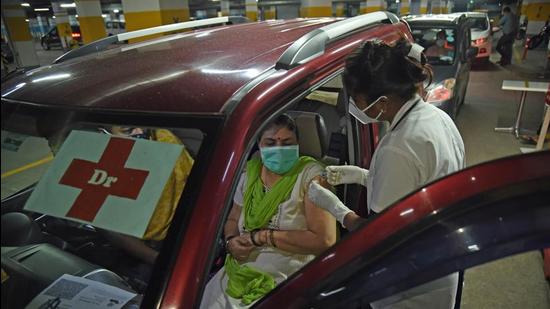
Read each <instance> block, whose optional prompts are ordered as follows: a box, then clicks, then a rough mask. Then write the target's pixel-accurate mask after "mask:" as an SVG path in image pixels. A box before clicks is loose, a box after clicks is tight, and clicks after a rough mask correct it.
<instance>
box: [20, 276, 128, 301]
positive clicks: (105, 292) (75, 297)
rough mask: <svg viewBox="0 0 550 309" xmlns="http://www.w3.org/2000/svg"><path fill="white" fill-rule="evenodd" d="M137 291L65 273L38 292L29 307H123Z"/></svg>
mask: <svg viewBox="0 0 550 309" xmlns="http://www.w3.org/2000/svg"><path fill="white" fill-rule="evenodd" d="M135 296H136V294H135V293H131V292H128V291H125V290H123V289H120V288H117V287H114V286H110V285H107V284H104V283H101V282H98V281H93V280H90V279H86V278H82V277H76V276H72V275H68V274H64V275H63V276H61V277H59V278H58V279H57V280H55V281H54V282H53V283H52V284H50V285H49V286H48V287H47V288H45V289H44V290H43V291H42V292H40V294H38V295H37V296H36V297H35V298H34V299H33V300H32V301H31V302H30V303H29V304H28V305H27V307H26V308H27V309H69V308H79V309H81V308H82V309H88V308H89V309H95V308H109V309H119V308H122V306H124V305H125V304H126V303H127V302H128V301H130V300H131V299H132V298H134V297H135Z"/></svg>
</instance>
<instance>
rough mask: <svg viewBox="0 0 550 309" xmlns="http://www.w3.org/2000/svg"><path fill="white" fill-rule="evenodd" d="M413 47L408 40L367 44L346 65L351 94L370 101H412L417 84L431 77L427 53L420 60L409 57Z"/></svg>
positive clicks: (345, 75)
mask: <svg viewBox="0 0 550 309" xmlns="http://www.w3.org/2000/svg"><path fill="white" fill-rule="evenodd" d="M411 47H412V44H411V43H410V42H409V41H407V40H406V39H400V40H398V41H397V42H395V43H394V44H392V45H388V44H386V43H384V42H382V41H379V40H372V41H366V42H364V43H363V44H362V46H361V47H360V48H359V49H357V51H355V52H354V53H353V54H352V55H350V57H349V58H348V60H347V62H346V71H345V73H344V82H345V84H346V87H347V89H348V91H349V92H350V93H351V94H354V95H355V94H362V95H365V96H366V97H367V99H370V100H375V99H376V98H378V97H379V96H381V95H391V94H394V95H398V96H400V97H402V98H403V99H405V100H408V99H410V98H411V97H412V96H413V95H414V94H415V93H416V91H417V89H418V84H421V83H424V82H425V81H426V80H429V82H431V78H432V70H431V68H430V67H429V66H428V65H426V57H425V56H424V54H421V59H420V61H418V60H416V59H414V58H412V57H409V53H410V51H411Z"/></svg>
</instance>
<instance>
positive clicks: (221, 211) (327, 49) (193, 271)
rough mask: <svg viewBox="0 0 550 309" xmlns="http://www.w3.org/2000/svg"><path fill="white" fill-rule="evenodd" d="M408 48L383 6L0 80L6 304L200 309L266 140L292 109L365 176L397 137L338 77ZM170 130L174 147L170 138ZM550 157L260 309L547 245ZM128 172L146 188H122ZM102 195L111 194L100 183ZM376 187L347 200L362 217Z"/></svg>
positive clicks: (506, 169) (301, 276)
mask: <svg viewBox="0 0 550 309" xmlns="http://www.w3.org/2000/svg"><path fill="white" fill-rule="evenodd" d="M190 27H196V25H195V24H193V25H191V26H190ZM147 34H150V33H147ZM128 35H131V33H130V34H128V33H126V34H120V35H117V36H113V37H111V38H107V39H106V40H127V39H128V38H129V37H128ZM403 37H404V38H407V39H408V40H411V39H412V37H411V33H410V30H409V28H408V26H407V24H406V23H405V22H403V21H399V20H398V19H397V18H396V17H395V16H394V15H393V14H391V13H385V12H377V13H372V14H367V15H362V16H358V17H355V18H350V19H346V20H337V19H330V18H323V19H298V20H289V21H266V22H258V23H247V24H240V25H225V26H221V27H212V28H206V29H203V30H198V31H193V32H184V33H180V34H172V35H170V36H164V37H160V38H157V39H155V40H151V41H145V42H140V43H136V44H131V45H123V46H117V47H116V48H113V49H109V50H107V51H104V52H95V50H97V49H96V47H97V46H98V45H95V46H94V45H92V46H89V48H87V49H86V46H84V47H83V49H82V50H83V51H81V52H80V53H79V54H78V56H80V55H83V54H86V52H85V51H89V50H92V51H94V52H93V53H89V54H88V55H83V56H81V57H74V58H73V59H71V58H72V57H73V56H74V55H75V53H74V52H73V53H72V54H71V55H73V56H70V57H69V56H65V57H62V58H60V59H58V61H57V64H55V65H51V66H47V67H42V68H38V69H36V70H33V71H29V72H26V73H25V74H24V75H20V76H16V77H13V78H12V79H10V80H8V81H6V82H3V84H2V305H6V306H7V307H6V308H16V307H22V306H25V305H26V304H28V303H29V302H31V300H33V299H34V301H37V299H39V297H43V298H40V299H42V300H44V299H46V303H47V304H51V302H59V301H62V299H61V298H60V296H59V295H57V294H55V293H53V292H52V289H54V287H58V285H51V284H52V283H53V282H56V284H60V283H59V282H61V281H59V278H60V277H61V276H67V274H70V275H72V276H76V277H81V278H86V279H89V280H94V281H97V282H103V283H105V284H106V286H108V287H111V288H113V289H114V287H117V288H118V289H120V290H124V291H127V292H130V293H133V294H131V295H136V296H132V298H131V300H130V301H129V302H128V303H126V306H127V307H131V306H132V305H136V306H137V305H141V306H142V307H144V308H152V307H159V308H160V307H162V308H176V307H177V308H193V307H197V306H198V304H200V300H201V297H202V291H203V290H204V286H205V284H206V283H207V281H208V279H209V276H210V275H211V274H212V273H214V272H215V271H216V270H217V268H219V267H220V265H221V264H222V262H223V261H222V260H220V259H223V256H224V255H223V254H221V253H220V251H221V248H220V247H221V246H220V242H221V241H220V240H221V239H222V232H223V231H222V230H223V225H224V222H225V219H226V218H227V215H228V213H229V210H230V207H231V205H232V198H233V193H234V191H235V188H236V186H237V182H238V180H239V177H240V175H241V172H242V170H243V168H244V166H245V162H246V161H247V160H248V158H249V157H250V155H251V154H252V153H253V152H254V150H255V149H254V147H255V143H256V140H257V137H258V134H259V131H260V130H261V128H262V127H263V126H264V125H265V124H267V123H268V122H269V121H270V120H271V119H273V118H274V117H275V116H276V115H278V114H280V113H282V112H288V113H289V114H291V115H292V116H293V117H294V118H295V120H296V122H297V125H298V129H299V134H300V141H301V142H300V150H301V153H302V154H307V155H311V156H314V157H315V158H317V159H319V160H321V161H323V162H327V163H330V164H345V163H348V164H355V165H358V166H363V167H368V166H369V162H370V158H371V155H372V153H373V150H374V149H375V147H376V144H377V141H378V139H379V138H380V137H381V135H382V133H383V132H384V128H383V127H382V126H380V127H378V126H371V125H368V126H364V125H361V124H360V123H358V122H357V121H355V119H354V118H353V117H350V116H349V115H348V112H347V105H348V101H347V99H348V98H347V96H346V95H345V91H344V89H343V86H342V82H341V79H340V75H341V73H342V72H343V68H344V62H345V59H346V57H347V56H348V55H349V54H350V53H351V52H352V51H353V50H354V49H355V48H357V47H358V46H359V44H360V43H361V42H362V41H364V40H368V39H374V38H377V39H382V40H384V41H386V42H389V43H391V42H394V41H396V40H398V39H400V38H403ZM105 42H106V41H103V43H105ZM103 43H101V44H103ZM115 128H130V129H131V128H134V129H135V128H140V133H139V134H144V133H147V134H148V135H149V136H150V140H143V139H135V138H119V137H115V136H110V135H109V134H115ZM133 131H134V130H128V132H127V133H128V135H129V136H134V137H135V135H133V133H132V132H133ZM161 132H163V134H164V135H163V136H165V137H166V136H170V141H169V142H168V143H161V142H159V141H162V139H159V137H158V136H159V133H161ZM105 133H108V134H105ZM140 147H141V148H140ZM161 148H162V149H166V150H165V151H164V150H162V149H161ZM139 149H141V150H140V151H138V150H139ZM182 149H183V150H182ZM161 150H162V151H161ZM178 151H179V152H178ZM174 153H185V154H186V156H187V155H188V158H191V160H189V159H188V160H187V161H186V162H187V164H188V167H189V169H188V172H189V174H188V175H187V176H186V178H185V188H184V189H183V193H181V198H180V196H176V198H179V204H178V206H177V209H176V210H175V214H173V217H172V218H171V223H170V222H169V223H168V224H169V228H167V231H166V232H165V234H164V235H161V236H160V237H156V238H155V237H152V238H148V237H146V235H147V234H148V232H149V228H150V225H148V223H149V221H148V220H149V219H150V218H151V213H152V212H153V211H155V209H156V208H155V206H156V205H155V202H153V203H151V200H153V201H158V200H159V196H161V194H164V192H165V191H163V190H166V189H165V188H166V187H164V189H163V186H162V184H163V183H167V182H169V181H170V180H169V179H168V175H170V172H171V171H173V169H174V166H176V165H177V164H179V163H181V162H180V161H178V160H180V159H181V158H182V157H181V156H180V157H178V156H177V155H174ZM159 154H160V155H159ZM549 161H550V153H549V152H541V153H535V154H531V155H527V156H519V157H513V158H509V159H504V160H500V161H496V162H492V163H488V164H484V165H480V166H477V167H473V168H470V169H467V170H465V171H462V172H459V173H457V174H454V175H451V176H449V177H447V178H445V179H443V180H441V181H438V182H435V183H433V184H431V185H429V186H426V187H425V188H423V189H421V190H420V191H419V192H416V193H414V194H411V195H409V196H408V197H406V198H404V199H403V200H401V201H399V202H398V203H396V204H395V205H394V206H392V207H390V208H389V209H387V210H386V211H384V212H383V213H381V214H379V215H377V216H375V217H373V218H372V219H371V220H370V221H369V223H368V224H366V225H365V226H364V227H362V228H361V229H359V230H358V231H356V232H353V233H350V234H349V235H345V236H342V239H341V240H340V241H339V242H338V244H337V245H336V246H334V247H332V248H331V249H329V250H328V251H327V252H324V253H323V254H321V255H320V256H318V257H317V258H316V259H315V260H314V261H312V262H311V263H309V264H308V265H307V266H306V267H305V268H303V269H302V270H300V271H298V272H297V273H295V274H294V275H293V276H292V277H291V278H289V279H288V280H287V281H285V282H283V283H282V284H280V285H279V286H278V287H277V288H276V289H275V290H274V291H272V292H271V293H270V294H268V295H267V296H265V297H264V298H263V299H261V300H260V301H259V302H258V303H257V304H256V305H257V306H258V307H262V308H305V307H308V308H309V307H322V308H326V307H329V308H333V307H344V306H345V307H350V306H351V307H364V306H366V304H368V303H369V302H372V301H374V300H378V299H381V298H384V297H387V296H390V295H391V294H394V293H397V292H400V291H403V290H405V289H408V288H410V287H413V286H416V285H419V284H421V283H424V282H427V281H430V280H433V279H435V278H438V277H441V276H444V275H446V274H449V273H451V272H455V271H458V270H464V269H465V268H467V267H471V266H474V265H477V264H479V263H483V262H486V261H489V260H492V259H497V258H500V257H504V256H507V255H510V254H514V253H519V252H523V251H527V250H534V249H540V248H544V247H548V246H549V245H550V237H549V236H550V216H549V211H550V205H549V201H550V165H549V164H544V163H545V162H546V163H547V162H549ZM174 162H175V163H174ZM178 162H179V163H178ZM191 166H192V168H191ZM113 170H116V171H118V172H117V173H119V174H116V176H117V177H118V178H117V177H114V176H112V173H111V172H112V171H113ZM82 171H86V173H88V174H86V175H88V176H87V177H88V178H82V177H80V176H79V175H81V174H79V173H81V172H82ZM90 175H92V176H91V177H90ZM108 175H111V176H108ZM128 175H129V176H128ZM109 177H111V178H109ZM113 177H114V178H113ZM123 177H129V179H130V183H131V184H132V188H134V187H135V188H137V189H136V190H137V192H136V191H131V190H122V191H121V190H118V191H117V189H116V188H117V187H116V185H113V184H116V183H117V179H124V178H123ZM174 177H177V176H174ZM115 178H117V179H115ZM155 179H157V181H155ZM167 179H168V180H167ZM120 181H122V180H120ZM98 184H100V185H101V186H103V188H101V190H100V191H97V190H96V191H93V190H91V189H90V188H91V187H92V185H98ZM111 185H113V186H112V187H111ZM92 191H93V192H92ZM130 191H131V192H130ZM90 192H92V193H90ZM94 192H95V193H94ZM144 192H146V193H147V194H145V193H144ZM174 192H177V190H176V191H174ZM179 192H181V191H179ZM364 193H365V192H363V189H362V188H360V187H359V186H346V187H344V188H341V189H339V191H338V194H339V196H340V197H341V199H342V200H343V201H344V202H345V203H346V205H348V206H350V207H351V208H352V209H354V210H356V211H357V212H358V213H363V214H364V213H365V212H366V206H365V205H366V203H365V194H364ZM155 194H156V195H155ZM153 197H155V198H153ZM146 200H149V202H148V203H145V202H144V201H146ZM92 204H93V205H94V207H96V208H94V210H93V211H91V210H89V209H88V208H86V209H87V210H85V211H82V207H88V206H90V205H92ZM151 206H152V207H151ZM157 207H158V206H157ZM77 208H78V209H77ZM146 212H148V215H142V214H145V213H146ZM143 222H145V223H146V224H145V225H143ZM113 233H115V234H128V235H134V236H136V237H137V238H142V239H144V242H146V243H147V244H148V245H150V246H151V247H153V248H154V249H155V250H158V252H159V255H158V257H157V258H156V260H155V262H154V263H153V264H152V265H150V264H147V263H143V262H142V261H140V260H139V258H137V257H135V256H132V255H131V254H129V253H128V252H127V251H125V250H121V249H120V248H119V247H117V246H116V245H114V243H113V242H112V237H109V235H111V236H112V235H113ZM140 235H141V236H140ZM464 236H467V237H466V238H465V237H464ZM63 278H65V277H63ZM71 278H72V277H71ZM73 279H74V278H73ZM84 285H85V284H84ZM81 288H84V287H81ZM15 291H17V293H15ZM67 291H68V292H67ZM79 291H80V290H77V291H76V292H75V291H74V290H73V289H71V290H70V291H69V290H66V293H69V292H70V293H72V294H71V295H70V297H76V296H75V295H78V294H77V293H79ZM117 291H119V290H117ZM121 293H122V292H121ZM63 295H64V294H63ZM47 297H51V298H47ZM67 297H68V296H67Z"/></svg>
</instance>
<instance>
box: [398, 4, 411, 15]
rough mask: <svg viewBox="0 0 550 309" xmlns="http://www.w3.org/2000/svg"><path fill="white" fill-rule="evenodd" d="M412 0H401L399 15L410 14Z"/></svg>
mask: <svg viewBox="0 0 550 309" xmlns="http://www.w3.org/2000/svg"><path fill="white" fill-rule="evenodd" d="M410 8H411V7H410V0H401V3H400V6H399V15H400V16H405V15H409V14H410V12H411V9H410Z"/></svg>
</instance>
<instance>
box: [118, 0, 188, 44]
mask: <svg viewBox="0 0 550 309" xmlns="http://www.w3.org/2000/svg"><path fill="white" fill-rule="evenodd" d="M122 9H123V11H124V19H125V21H126V31H134V30H140V29H145V28H151V27H156V26H160V25H168V24H173V23H179V22H184V21H188V20H189V2H188V0H122ZM156 36H159V35H156ZM151 37H154V36H148V37H143V38H139V39H134V40H131V41H132V42H139V41H143V40H147V39H149V38H151Z"/></svg>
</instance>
